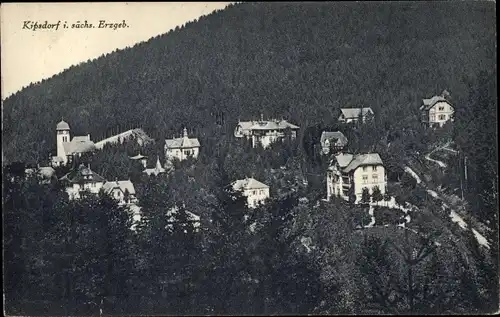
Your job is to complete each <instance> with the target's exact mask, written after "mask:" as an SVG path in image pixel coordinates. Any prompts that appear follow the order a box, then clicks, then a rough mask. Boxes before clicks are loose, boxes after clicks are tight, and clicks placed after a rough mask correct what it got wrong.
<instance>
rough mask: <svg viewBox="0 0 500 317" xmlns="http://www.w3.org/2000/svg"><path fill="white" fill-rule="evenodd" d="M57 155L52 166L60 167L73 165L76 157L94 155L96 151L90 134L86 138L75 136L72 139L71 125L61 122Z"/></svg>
mask: <svg viewBox="0 0 500 317" xmlns="http://www.w3.org/2000/svg"><path fill="white" fill-rule="evenodd" d="M56 137H57V138H56V143H57V154H56V156H53V157H52V165H53V166H60V165H66V164H68V162H69V163H71V162H72V161H73V159H74V157H75V156H81V155H82V154H83V153H93V152H95V150H96V146H95V144H94V142H92V141H91V140H90V134H87V135H86V136H74V137H73V138H72V139H71V134H70V128H69V124H68V123H67V122H65V121H61V122H59V123H58V124H57V126H56Z"/></svg>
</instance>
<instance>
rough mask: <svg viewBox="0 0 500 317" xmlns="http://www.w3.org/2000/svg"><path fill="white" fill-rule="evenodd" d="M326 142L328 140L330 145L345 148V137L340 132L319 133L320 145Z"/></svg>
mask: <svg viewBox="0 0 500 317" xmlns="http://www.w3.org/2000/svg"><path fill="white" fill-rule="evenodd" d="M326 140H328V141H329V142H330V143H334V144H335V145H336V146H345V145H346V144H347V138H346V136H345V135H344V134H343V133H342V132H340V131H335V132H328V131H323V133H321V139H320V142H321V144H324V143H325V141H326ZM332 141H333V142H332Z"/></svg>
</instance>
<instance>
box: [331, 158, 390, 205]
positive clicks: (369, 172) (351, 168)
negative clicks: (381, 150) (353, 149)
mask: <svg viewBox="0 0 500 317" xmlns="http://www.w3.org/2000/svg"><path fill="white" fill-rule="evenodd" d="M326 184H327V200H329V199H330V198H331V197H332V196H338V197H341V198H343V199H345V200H349V195H350V193H351V192H352V193H353V194H354V195H355V196H356V201H359V200H361V197H362V193H363V188H367V189H368V190H369V192H370V195H371V194H373V190H374V188H375V187H378V189H379V190H380V192H381V194H385V193H386V188H387V177H386V173H385V168H384V164H383V162H382V159H381V158H380V156H379V155H378V154H377V153H368V154H357V155H353V154H338V155H337V156H335V159H334V160H333V161H332V164H331V165H330V167H329V168H328V171H327V181H326Z"/></svg>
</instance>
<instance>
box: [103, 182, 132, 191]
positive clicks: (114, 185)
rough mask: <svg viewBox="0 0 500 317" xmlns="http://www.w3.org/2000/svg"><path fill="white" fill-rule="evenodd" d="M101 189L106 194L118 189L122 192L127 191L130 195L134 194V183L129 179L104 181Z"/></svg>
mask: <svg viewBox="0 0 500 317" xmlns="http://www.w3.org/2000/svg"><path fill="white" fill-rule="evenodd" d="M102 189H103V190H104V192H105V193H107V194H109V193H111V192H112V191H113V190H115V189H120V190H121V191H122V192H123V193H125V191H128V193H129V194H130V195H135V187H134V184H133V183H132V182H131V181H129V180H127V181H113V182H106V183H104V185H102Z"/></svg>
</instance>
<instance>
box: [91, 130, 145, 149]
mask: <svg viewBox="0 0 500 317" xmlns="http://www.w3.org/2000/svg"><path fill="white" fill-rule="evenodd" d="M130 138H135V139H136V140H137V142H138V143H139V144H140V145H142V144H143V143H149V142H152V141H153V139H151V138H150V137H149V136H148V135H147V134H146V132H144V130H142V129H140V128H136V129H131V130H127V131H125V132H122V133H120V134H116V135H113V136H110V137H109V138H106V139H104V140H101V141H99V142H97V143H96V144H95V146H96V147H97V148H99V149H102V148H103V147H104V146H105V145H106V144H113V143H118V142H120V141H123V140H126V139H130Z"/></svg>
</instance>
